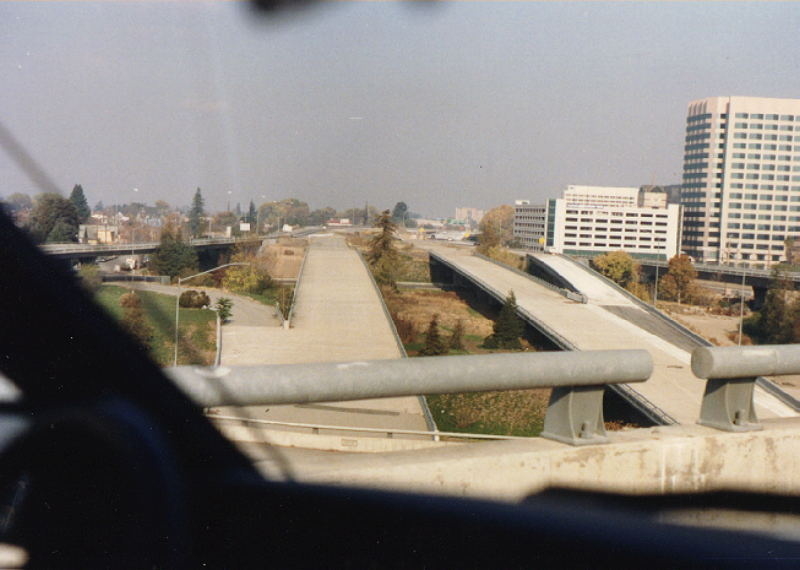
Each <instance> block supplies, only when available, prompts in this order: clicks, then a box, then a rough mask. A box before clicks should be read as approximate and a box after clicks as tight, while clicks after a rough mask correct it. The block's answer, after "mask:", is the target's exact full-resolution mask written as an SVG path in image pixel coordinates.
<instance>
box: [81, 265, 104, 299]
mask: <svg viewBox="0 0 800 570" xmlns="http://www.w3.org/2000/svg"><path fill="white" fill-rule="evenodd" d="M78 277H80V280H81V285H83V287H84V289H86V290H87V291H88V292H89V293H91V294H94V293H96V292H97V291H98V290H99V289H100V286H101V285H102V284H103V278H102V277H101V275H100V268H99V267H98V266H97V265H95V264H93V263H84V264H83V265H81V268H80V269H79V270H78Z"/></svg>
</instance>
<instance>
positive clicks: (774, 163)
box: [681, 97, 800, 266]
mask: <svg viewBox="0 0 800 570" xmlns="http://www.w3.org/2000/svg"><path fill="white" fill-rule="evenodd" d="M681 204H682V205H683V239H682V249H683V250H684V251H685V252H686V253H688V254H689V255H691V256H693V257H694V258H695V259H696V260H697V261H700V262H709V263H744V264H747V265H750V266H768V265H772V264H775V263H779V262H781V261H784V260H785V259H786V256H785V247H786V240H787V239H788V238H797V237H799V236H800V99H767V98H760V97H709V98H707V99H700V100H697V101H692V102H691V103H689V110H688V115H687V118H686V142H685V146H684V160H683V183H682V189H681Z"/></svg>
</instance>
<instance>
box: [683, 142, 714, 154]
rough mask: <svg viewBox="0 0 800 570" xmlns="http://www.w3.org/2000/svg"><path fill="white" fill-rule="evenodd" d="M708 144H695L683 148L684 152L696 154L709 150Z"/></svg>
mask: <svg viewBox="0 0 800 570" xmlns="http://www.w3.org/2000/svg"><path fill="white" fill-rule="evenodd" d="M709 146H710V145H709V144H708V143H695V144H687V145H685V146H684V147H683V152H694V151H696V150H707V149H708V148H709Z"/></svg>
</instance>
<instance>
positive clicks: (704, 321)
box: [658, 303, 747, 346]
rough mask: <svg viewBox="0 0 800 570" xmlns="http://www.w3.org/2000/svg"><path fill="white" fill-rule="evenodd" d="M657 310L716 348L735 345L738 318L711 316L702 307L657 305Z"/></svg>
mask: <svg viewBox="0 0 800 570" xmlns="http://www.w3.org/2000/svg"><path fill="white" fill-rule="evenodd" d="M658 308H659V309H661V310H662V311H664V312H665V313H667V314H668V315H669V316H670V317H672V318H673V319H675V320H676V321H678V322H679V323H681V324H682V325H684V326H685V327H686V328H688V329H689V330H691V331H693V332H695V333H697V334H699V335H700V336H702V337H703V338H704V339H706V340H708V341H709V342H711V343H712V344H715V345H717V346H733V345H735V344H737V342H736V341H737V339H738V337H737V335H738V334H739V317H738V316H727V315H712V314H711V313H709V312H708V311H707V310H706V309H705V308H704V307H697V306H691V305H678V304H677V303H659V304H658ZM745 316H747V313H746V314H745Z"/></svg>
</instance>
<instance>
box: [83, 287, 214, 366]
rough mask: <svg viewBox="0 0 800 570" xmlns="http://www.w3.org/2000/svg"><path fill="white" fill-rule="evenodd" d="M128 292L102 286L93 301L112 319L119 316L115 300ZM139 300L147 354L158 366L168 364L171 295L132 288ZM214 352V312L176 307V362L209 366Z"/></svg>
mask: <svg viewBox="0 0 800 570" xmlns="http://www.w3.org/2000/svg"><path fill="white" fill-rule="evenodd" d="M127 292H128V289H126V288H124V287H118V286H116V285H103V286H102V287H100V289H99V290H98V292H97V295H96V298H97V301H98V302H99V303H100V305H101V306H103V307H104V308H105V309H106V310H107V311H108V312H109V313H110V314H111V315H112V316H113V317H114V318H116V319H117V320H121V319H122V315H123V310H122V307H121V306H120V302H119V299H120V297H122V295H124V294H125V293H127ZM136 294H137V295H138V296H139V298H140V299H141V300H142V306H143V309H144V313H145V318H146V320H147V323H148V324H149V325H150V326H151V328H152V330H153V340H152V341H151V343H150V344H151V347H152V349H151V351H150V356H151V357H152V358H153V360H155V362H156V363H158V364H159V365H160V366H172V363H173V358H174V354H175V352H174V351H175V297H173V296H171V295H162V294H160V293H154V292H152V291H136ZM215 351H216V315H215V314H214V311H210V310H207V309H180V342H179V347H178V364H197V365H205V366H209V365H211V364H213V363H214V356H215Z"/></svg>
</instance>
